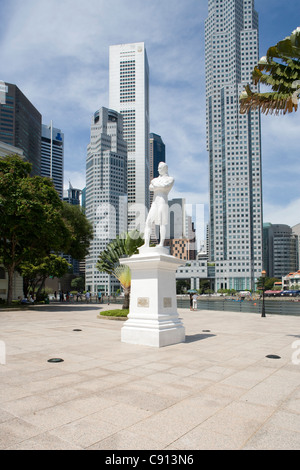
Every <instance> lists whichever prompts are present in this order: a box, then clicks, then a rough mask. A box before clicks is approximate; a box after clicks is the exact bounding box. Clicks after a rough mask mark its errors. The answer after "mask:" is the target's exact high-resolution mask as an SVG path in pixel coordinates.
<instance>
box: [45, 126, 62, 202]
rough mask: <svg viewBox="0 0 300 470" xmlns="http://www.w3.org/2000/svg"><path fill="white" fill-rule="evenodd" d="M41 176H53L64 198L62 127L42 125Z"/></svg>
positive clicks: (60, 194)
mask: <svg viewBox="0 0 300 470" xmlns="http://www.w3.org/2000/svg"><path fill="white" fill-rule="evenodd" d="M41 152H42V153H41V176H44V177H48V178H51V179H52V181H53V183H54V186H55V189H56V191H57V192H58V194H59V196H60V198H61V199H62V198H63V179H64V134H63V133H62V132H61V130H60V129H56V128H55V127H53V123H52V121H51V123H50V125H49V126H47V125H45V124H43V125H42V143H41Z"/></svg>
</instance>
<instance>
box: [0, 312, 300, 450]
mask: <svg viewBox="0 0 300 470" xmlns="http://www.w3.org/2000/svg"><path fill="white" fill-rule="evenodd" d="M108 308H120V306H116V305H110V306H107V305H101V306H100V305H96V304H76V303H74V304H51V305H47V306H46V305H45V306H41V307H38V306H36V307H34V308H31V309H30V310H26V309H24V310H0V341H4V342H5V346H6V361H5V364H3V365H1V364H0V383H1V387H0V449H1V450H6V449H7V450H23V449H24V450H28V449H33V450H67V449H70V450H81V449H91V450H92V449H99V450H197V449H199V450H202V449H216V450H227V449H228V450H238V449H253V450H258V449H266V450H267V449H268V450H269V449H270V450H271V449H274V450H279V449H286V450H294V449H295V450H299V449H300V424H299V423H300V419H299V418H300V364H299V363H300V341H299V339H300V331H299V326H300V317H297V316H279V315H267V317H266V318H262V317H261V316H260V315H257V314H253V313H240V312H218V311H202V310H201V311H196V312H191V311H189V310H186V309H179V315H180V317H181V318H182V321H183V324H184V326H185V329H186V341H185V343H180V344H176V345H172V346H167V347H163V348H155V347H149V346H138V345H132V344H126V343H122V342H121V328H122V326H123V324H124V323H123V322H122V321H113V320H109V319H106V318H101V319H100V318H99V317H98V314H99V311H100V309H108ZM78 329H79V330H81V331H74V330H78ZM270 354H271V355H277V356H279V358H278V359H272V358H267V357H266V356H267V355H270ZM54 357H55V358H57V357H58V358H62V359H63V360H64V361H63V362H60V363H49V362H48V359H50V358H54Z"/></svg>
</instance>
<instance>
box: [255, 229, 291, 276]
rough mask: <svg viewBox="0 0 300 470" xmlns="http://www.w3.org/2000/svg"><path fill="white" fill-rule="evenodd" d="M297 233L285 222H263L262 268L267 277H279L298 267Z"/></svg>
mask: <svg viewBox="0 0 300 470" xmlns="http://www.w3.org/2000/svg"><path fill="white" fill-rule="evenodd" d="M298 249H299V242H298V235H296V234H295V233H293V229H292V228H291V227H289V226H288V225H285V224H270V223H265V224H263V268H264V269H265V271H266V273H267V276H268V277H276V278H278V279H281V278H282V277H283V276H286V275H287V274H288V273H290V272H295V271H297V270H298V269H299V257H298Z"/></svg>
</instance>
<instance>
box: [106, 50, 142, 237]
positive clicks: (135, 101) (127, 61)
mask: <svg viewBox="0 0 300 470" xmlns="http://www.w3.org/2000/svg"><path fill="white" fill-rule="evenodd" d="M109 107H110V108H111V109H115V110H116V111H118V112H119V113H121V114H122V116H123V125H124V139H125V140H126V142H127V144H128V149H127V150H128V222H129V224H130V227H129V228H130V229H131V228H138V229H139V230H140V231H143V230H144V225H143V224H144V222H145V219H146V215H147V213H146V212H147V210H148V209H149V201H150V194H149V183H150V176H149V175H150V168H149V66H148V59H147V53H146V49H145V45H144V43H143V42H140V43H135V44H121V45H115V46H110V52H109Z"/></svg>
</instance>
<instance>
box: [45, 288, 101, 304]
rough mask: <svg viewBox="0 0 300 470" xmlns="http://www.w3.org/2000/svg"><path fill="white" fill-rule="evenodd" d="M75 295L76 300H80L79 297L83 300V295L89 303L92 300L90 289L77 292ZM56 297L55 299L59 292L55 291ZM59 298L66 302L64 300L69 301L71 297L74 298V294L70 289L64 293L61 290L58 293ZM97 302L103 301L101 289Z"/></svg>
mask: <svg viewBox="0 0 300 470" xmlns="http://www.w3.org/2000/svg"><path fill="white" fill-rule="evenodd" d="M75 295H76V301H77V302H78V301H79V299H80V300H82V297H83V296H84V297H85V300H86V302H87V303H89V302H91V300H92V294H91V292H89V291H87V292H86V293H85V294H83V292H77V294H75ZM54 298H55V300H57V292H56V291H55V292H54ZM58 298H59V301H60V302H64V301H66V302H69V301H70V299H73V294H71V293H70V292H69V291H67V292H66V293H64V292H63V291H62V290H61V291H59V293H58ZM96 302H99V303H102V302H103V299H102V293H101V291H99V292H97V295H96Z"/></svg>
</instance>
